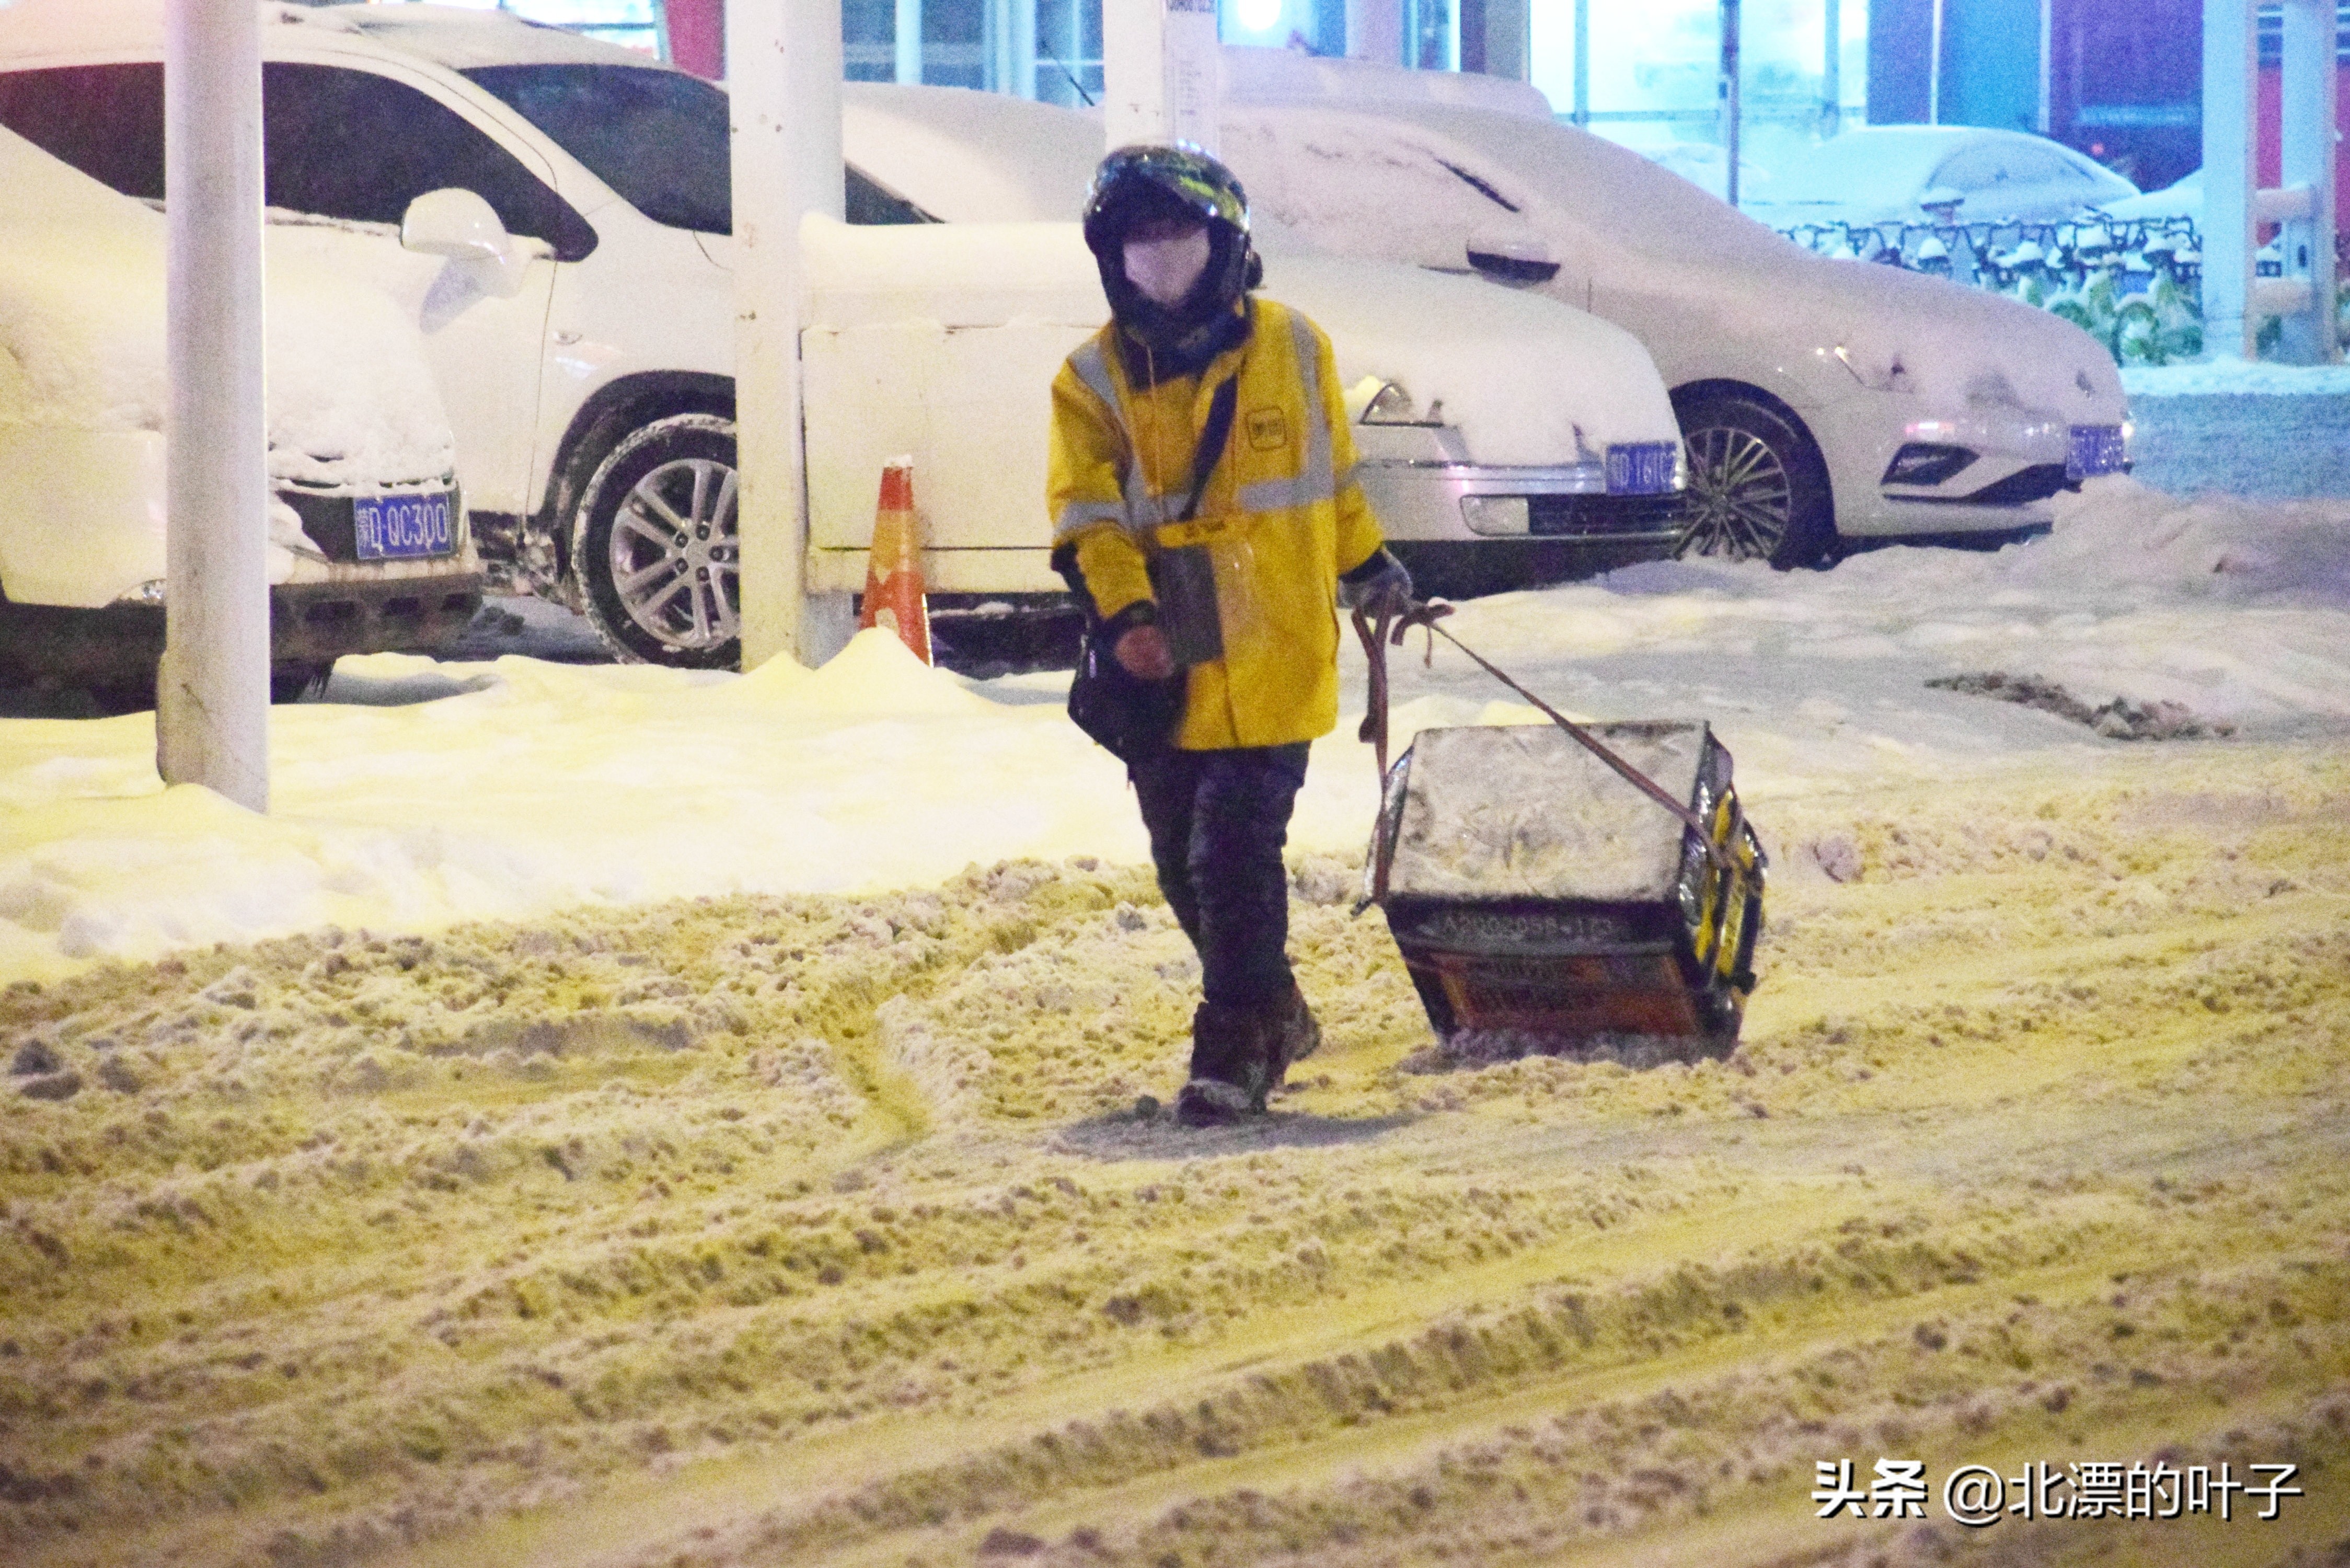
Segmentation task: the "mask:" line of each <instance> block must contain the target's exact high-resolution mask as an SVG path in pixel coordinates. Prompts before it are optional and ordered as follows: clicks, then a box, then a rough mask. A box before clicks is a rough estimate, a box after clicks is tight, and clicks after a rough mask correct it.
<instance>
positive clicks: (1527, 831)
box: [1388, 723, 1706, 903]
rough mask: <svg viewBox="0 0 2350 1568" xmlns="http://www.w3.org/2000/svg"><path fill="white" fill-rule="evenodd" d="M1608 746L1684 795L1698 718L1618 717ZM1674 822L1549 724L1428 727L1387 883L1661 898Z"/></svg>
mask: <svg viewBox="0 0 2350 1568" xmlns="http://www.w3.org/2000/svg"><path fill="white" fill-rule="evenodd" d="M1601 738H1602V740H1603V742H1604V743H1605V744H1607V746H1608V747H1609V749H1611V750H1612V751H1614V752H1615V753H1616V754H1617V756H1619V757H1621V758H1623V759H1624V761H1625V762H1626V763H1629V764H1630V765H1631V766H1633V767H1634V768H1637V769H1638V770H1639V771H1640V772H1641V773H1642V774H1646V775H1647V776H1648V778H1650V779H1652V780H1654V781H1655V782H1656V784H1658V785H1659V787H1660V788H1661V789H1663V790H1664V792H1665V793H1666V794H1669V795H1670V796H1672V798H1674V799H1675V800H1679V801H1690V800H1691V799H1693V798H1694V796H1695V794H1696V790H1697V777H1698V767H1699V763H1700V762H1701V761H1703V759H1704V752H1705V745H1704V742H1705V739H1706V734H1705V727H1704V726H1703V725H1702V724H1692V723H1679V724H1673V723H1668V724H1655V725H1644V726H1638V727H1634V726H1628V725H1620V724H1619V725H1615V726H1612V727H1610V728H1608V729H1607V730H1606V731H1605V732H1603V733H1602V736H1601ZM1683 834H1684V829H1683V827H1682V826H1681V823H1680V819H1679V818H1678V817H1676V816H1674V815H1672V814H1671V813H1669V812H1668V811H1666V810H1665V808H1664V807H1662V806H1661V805H1658V804H1657V803H1656V802H1655V801H1653V800H1651V799H1649V798H1648V795H1646V794H1643V793H1641V792H1640V790H1639V789H1638V788H1637V787H1636V786H1634V785H1633V784H1630V783H1629V782H1627V780H1625V779H1623V778H1620V777H1618V776H1617V774H1616V773H1615V771H1614V770H1613V769H1612V768H1610V767H1609V766H1608V765H1607V763H1604V762H1602V761H1600V760H1599V758H1598V757H1597V756H1596V755H1594V754H1593V753H1591V752H1589V751H1588V750H1586V748H1585V747H1584V746H1583V745H1582V744H1581V743H1580V742H1577V741H1576V740H1575V738H1574V737H1573V736H1572V735H1569V734H1568V733H1567V732H1565V731H1564V730H1561V729H1559V728H1558V727H1557V726H1555V725H1552V724H1544V725H1541V726H1534V725H1517V726H1510V727H1500V728H1464V729H1442V730H1426V731H1423V732H1420V734H1419V737H1418V738H1417V739H1416V740H1414V741H1413V742H1412V746H1411V768H1410V774H1409V785H1408V787H1407V789H1406V792H1405V795H1404V803H1403V815H1402V817H1401V819H1400V821H1399V823H1398V825H1397V831H1396V842H1395V857H1394V860H1393V862H1392V863H1391V865H1390V867H1389V870H1388V892H1389V893H1390V894H1392V895H1394V896H1395V897H1397V898H1543V899H1576V900H1583V901H1590V902H1598V903H1629V902H1632V901H1634V900H1638V899H1654V898H1663V897H1665V896H1666V895H1667V894H1668V893H1669V891H1670V890H1671V888H1672V887H1673V886H1674V883H1675V880H1676V877H1677V876H1678V873H1679V868H1680V863H1681V844H1682V837H1683Z"/></svg>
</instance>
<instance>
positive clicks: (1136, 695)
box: [1055, 375, 1240, 763]
mask: <svg viewBox="0 0 2350 1568" xmlns="http://www.w3.org/2000/svg"><path fill="white" fill-rule="evenodd" d="M1239 401H1240V378H1239V377H1238V376H1237V375H1234V376H1231V377H1228V378H1226V379H1225V381H1224V384H1223V385H1222V386H1221V387H1218V388H1217V389H1216V392H1215V396H1214V397H1213V398H1212V399H1211V400H1210V401H1209V404H1208V426H1207V429H1205V430H1204V431H1201V432H1200V444H1199V446H1198V447H1197V448H1196V449H1195V450H1194V451H1193V452H1192V454H1191V497H1190V498H1189V499H1188V500H1186V501H1185V502H1184V503H1183V511H1182V514H1181V515H1180V517H1176V518H1173V519H1170V521H1174V522H1180V523H1188V522H1190V521H1191V519H1192V518H1193V517H1194V516H1196V515H1198V514H1199V510H1200V498H1201V496H1202V495H1204V494H1205V493H1207V489H1208V476H1209V475H1210V474H1211V473H1213V472H1215V468H1216V462H1217V460H1218V459H1220V458H1222V456H1223V452H1224V443H1225V442H1226V441H1229V440H1230V439H1231V437H1232V413H1233V410H1234V409H1235V407H1236V406H1237V405H1238V404H1239ZM1056 554H1057V553H1056ZM1067 555H1068V559H1067V560H1066V561H1061V560H1057V559H1056V561H1055V565H1056V566H1060V567H1061V569H1062V571H1063V573H1064V574H1065V575H1066V576H1067V577H1068V578H1069V581H1070V587H1072V588H1073V589H1075V590H1076V596H1077V602H1078V604H1079V605H1081V606H1082V607H1084V609H1085V615H1086V632H1085V640H1084V641H1083V642H1082V643H1081V644H1080V645H1079V647H1078V649H1077V671H1076V675H1075V676H1074V677H1073V678H1072V679H1071V680H1070V681H1069V717H1070V719H1072V720H1073V721H1075V722H1076V726H1077V728H1078V729H1080V730H1083V731H1084V732H1086V733H1087V735H1089V736H1091V737H1092V738H1093V740H1094V742H1095V743H1096V744H1097V745H1099V746H1101V747H1103V748H1104V749H1105V750H1107V752H1109V753H1110V754H1111V755H1113V756H1115V757H1117V758H1118V760H1119V761H1120V762H1123V763H1138V762H1140V761H1142V760H1143V759H1144V758H1146V757H1149V756H1153V755H1155V754H1157V753H1159V752H1162V751H1164V750H1166V749H1167V746H1168V744H1169V742H1170V738H1171V737H1172V735H1173V733H1174V730H1175V724H1176V721H1177V720H1179V719H1180V718H1181V717H1182V714H1183V690H1184V676H1183V671H1182V670H1180V669H1179V670H1176V671H1175V673H1174V674H1172V675H1170V676H1169V677H1168V678H1167V679H1166V680H1143V679H1142V678H1141V677H1140V676H1138V675H1135V674H1132V673H1131V672H1129V671H1128V670H1127V668H1126V666H1125V665H1123V664H1120V663H1119V662H1118V657H1117V654H1116V652H1115V650H1114V649H1115V639H1113V638H1112V637H1111V636H1109V635H1108V634H1107V631H1106V629H1105V628H1104V626H1103V623H1102V619H1101V617H1100V616H1099V615H1098V614H1097V613H1096V610H1095V608H1094V601H1093V596H1092V595H1091V594H1090V593H1088V592H1087V589H1086V587H1085V579H1084V577H1083V576H1081V575H1080V574H1079V573H1078V572H1077V569H1076V552H1075V551H1074V550H1070V551H1068V552H1067ZM1213 586H1214V585H1213V584H1212V583H1211V584H1210V585H1209V587H1210V588H1211V590H1212V588H1213Z"/></svg>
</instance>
